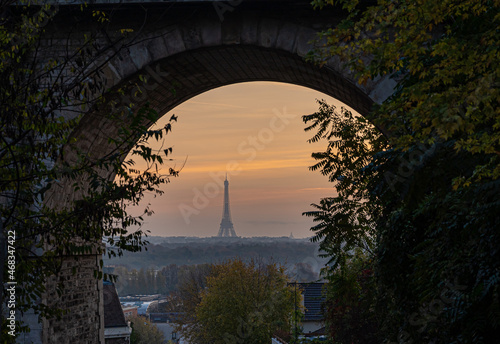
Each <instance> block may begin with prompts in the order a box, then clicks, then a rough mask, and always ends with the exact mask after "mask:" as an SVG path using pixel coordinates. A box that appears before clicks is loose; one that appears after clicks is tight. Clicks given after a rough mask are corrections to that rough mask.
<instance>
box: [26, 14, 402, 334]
mask: <svg viewBox="0 0 500 344" xmlns="http://www.w3.org/2000/svg"><path fill="white" fill-rule="evenodd" d="M212 17H213V18H212V19H207V18H205V17H203V16H201V17H198V18H196V19H193V20H192V21H190V22H186V23H180V24H176V25H170V26H167V27H154V26H151V27H149V26H146V27H145V28H144V30H142V31H140V33H139V35H138V36H135V38H134V39H135V43H134V44H132V45H130V46H129V47H128V48H127V49H125V50H123V51H121V52H120V54H119V55H118V56H117V57H115V58H113V59H112V60H110V61H109V62H107V63H106V64H105V65H104V66H103V68H102V70H103V72H104V74H105V75H106V77H107V80H108V85H107V86H108V87H109V88H110V89H111V92H110V95H109V100H110V101H115V102H116V103H117V105H118V106H120V105H126V104H128V103H129V102H133V103H134V104H135V105H136V106H137V107H140V106H141V105H144V104H145V103H146V102H149V103H150V104H151V105H152V106H153V107H154V108H155V109H156V110H157V111H158V112H159V113H167V112H168V111H169V110H171V109H173V108H174V107H175V106H177V105H179V104H181V103H182V102H184V101H186V100H188V99H190V98H192V97H194V96H196V95H198V94H201V93H203V92H206V91H208V90H210V89H213V88H217V87H220V86H225V85H229V84H234V83H240V82H249V81H276V82H286V83H291V84H296V85H300V86H305V87H309V88H312V89H315V90H318V91H321V92H323V93H325V94H327V95H330V96H332V97H334V98H336V99H338V100H340V101H342V102H343V103H345V104H347V105H349V106H350V107H352V108H353V109H355V110H357V111H358V112H359V113H361V114H367V113H368V112H369V109H370V107H371V106H372V104H373V103H380V102H382V101H383V100H384V99H385V98H386V97H387V96H388V95H389V94H390V92H391V91H392V87H393V85H394V83H393V82H392V81H391V80H390V79H388V78H381V79H379V80H376V81H373V82H369V83H368V84H366V85H359V84H357V83H356V80H355V78H354V76H353V74H352V73H351V72H350V71H348V70H344V69H342V68H341V64H340V63H339V61H338V59H335V58H334V59H331V60H330V61H328V63H327V64H326V65H325V66H323V67H321V68H320V67H318V66H315V65H313V64H311V63H308V62H306V61H305V60H304V57H305V56H306V54H307V53H308V52H309V50H310V49H311V48H312V46H311V45H310V44H309V42H310V40H312V39H313V38H314V37H315V35H316V32H317V30H316V29H314V23H311V22H309V23H307V22H306V23H304V22H302V23H301V24H298V23H296V22H293V21H290V20H283V19H280V18H277V17H276V16H275V17H273V18H263V17H260V16H257V15H255V13H254V12H252V13H249V14H248V15H247V14H244V13H240V14H238V15H237V14H235V15H232V16H231V18H228V19H227V20H224V21H222V22H221V21H220V20H217V19H218V18H217V17H214V16H212ZM112 24H113V23H112ZM66 25H71V24H66ZM113 25H114V24H113ZM110 31H112V30H110ZM63 44H64V43H63ZM141 75H146V76H147V77H148V82H147V83H146V84H143V78H141ZM135 84H139V85H141V84H143V85H142V86H144V89H145V93H144V94H143V96H141V97H136V96H134V85H135ZM119 88H124V89H125V94H124V95H119V94H117V93H116V90H117V89H119ZM103 111H104V110H103ZM146 124H150V123H146ZM118 129H119V125H118V124H117V123H116V122H113V121H112V120H109V119H107V118H106V116H105V115H104V113H103V112H100V111H92V112H89V113H87V114H85V116H84V117H83V118H82V120H81V122H80V125H79V127H78V128H77V130H76V131H75V132H74V134H73V135H74V136H75V137H76V138H78V141H77V146H78V148H79V149H80V150H81V151H83V152H86V153H87V154H89V155H90V156H94V157H99V156H102V155H103V154H106V152H107V150H108V149H109V144H108V138H109V137H113V136H114V135H116V134H117V132H118ZM66 159H69V160H71V154H67V156H66ZM109 177H112V176H109ZM61 186H62V187H61V188H58V190H57V192H56V193H55V194H53V195H51V197H50V201H49V202H48V203H49V204H48V205H49V206H58V205H59V206H61V205H62V206H64V204H68V202H69V201H70V200H71V199H72V198H74V197H76V196H75V195H72V194H71V190H72V188H71V187H68V188H65V187H64V185H61ZM67 264H68V265H71V262H70V261H68V263H67ZM93 264H95V266H97V264H98V263H97V260H96V259H95V257H89V259H88V265H89V266H93ZM87 279H88V278H87ZM87 282H88V281H87ZM93 283H95V281H94V282H93ZM91 284H92V283H91V282H88V283H87V284H86V287H87V288H88V289H89V291H88V293H87V294H85V299H84V298H83V297H82V298H81V300H80V299H79V300H77V301H78V302H76V301H71V302H69V301H67V300H71V299H73V296H74V295H68V298H67V300H62V302H66V303H68V305H67V306H68V308H69V309H70V311H69V312H70V313H73V312H74V313H75V314H76V313H78V312H80V310H79V309H92V310H93V309H94V308H95V307H94V308H93V307H92V304H94V303H96V302H97V300H99V299H100V300H101V302H100V304H99V306H98V307H97V308H98V311H97V312H95V311H94V312H93V313H92V316H91V317H89V319H88V321H86V322H85V324H84V325H81V324H78V323H77V320H78V319H77V318H78V317H76V316H73V318H70V317H68V318H67V319H65V320H63V321H62V324H63V325H62V324H61V323H60V322H57V321H47V322H45V323H44V325H43V327H44V328H43V338H44V339H43V342H46V343H48V342H53V343H62V342H72V343H97V342H102V339H103V338H102V337H103V334H104V332H103V326H104V325H103V316H102V315H103V306H102V281H101V282H97V284H98V286H97V287H95V288H94V287H93V286H92V285H91ZM70 293H74V294H75V295H76V294H78V292H77V291H75V290H73V291H70ZM73 304H74V305H73ZM78 307H79V308H78ZM75 317H76V318H75ZM75 319H76V320H75ZM65 322H71V323H72V324H71V326H73V328H72V330H71V331H73V332H75V333H77V332H78V331H79V330H77V327H79V326H80V327H81V328H83V327H84V326H86V327H85V328H86V332H85V333H84V334H82V335H81V336H78V335H76V334H75V335H71V336H70V335H65V334H64V333H58V331H59V330H58V329H60V328H64V327H65V325H64V324H65ZM89 324H92V325H89ZM94 329H98V331H100V332H99V335H97V334H96V335H93V331H94ZM35 342H36V341H35Z"/></svg>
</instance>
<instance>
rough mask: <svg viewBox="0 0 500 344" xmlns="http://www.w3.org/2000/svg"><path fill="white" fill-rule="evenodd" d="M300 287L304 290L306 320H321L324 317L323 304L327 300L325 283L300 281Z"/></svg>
mask: <svg viewBox="0 0 500 344" xmlns="http://www.w3.org/2000/svg"><path fill="white" fill-rule="evenodd" d="M299 285H300V289H302V290H303V292H302V295H303V296H304V307H305V308H306V311H305V314H304V320H305V321H321V320H323V319H324V316H323V311H322V304H323V302H325V300H326V296H325V293H324V292H323V285H324V283H299Z"/></svg>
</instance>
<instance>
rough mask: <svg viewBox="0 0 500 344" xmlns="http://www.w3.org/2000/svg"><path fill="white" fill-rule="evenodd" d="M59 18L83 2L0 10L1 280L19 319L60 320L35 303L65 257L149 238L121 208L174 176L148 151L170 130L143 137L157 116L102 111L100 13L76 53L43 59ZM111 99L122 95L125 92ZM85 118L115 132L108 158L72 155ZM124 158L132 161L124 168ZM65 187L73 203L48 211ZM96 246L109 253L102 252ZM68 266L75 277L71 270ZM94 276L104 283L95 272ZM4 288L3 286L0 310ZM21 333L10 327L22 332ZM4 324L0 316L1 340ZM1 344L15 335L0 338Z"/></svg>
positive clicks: (109, 50)
mask: <svg viewBox="0 0 500 344" xmlns="http://www.w3.org/2000/svg"><path fill="white" fill-rule="evenodd" d="M58 11H63V12H64V11H66V12H65V13H63V14H61V15H68V11H69V13H71V11H76V12H78V13H75V14H76V15H83V16H85V13H86V12H85V11H84V4H83V5H82V7H81V8H80V9H78V8H73V7H65V8H64V9H59V8H58V7H57V6H56V5H55V4H53V3H52V2H47V3H46V2H40V3H39V2H37V1H26V2H24V1H2V2H1V4H0V80H2V82H1V83H0V104H1V105H0V106H1V110H0V111H1V115H0V131H1V135H0V214H1V222H0V239H1V240H0V245H1V246H2V248H1V251H2V255H4V254H5V255H8V257H9V259H8V260H7V259H5V258H6V257H4V256H2V262H4V259H5V261H9V262H13V261H14V260H15V273H14V272H12V271H13V270H12V269H10V267H11V266H13V264H9V265H5V267H7V268H8V269H3V268H4V263H2V265H1V266H2V270H1V271H0V273H1V276H2V282H3V281H6V279H8V280H9V281H15V282H17V287H16V310H17V311H20V312H25V311H27V310H28V309H34V311H35V312H36V313H37V314H39V315H40V316H41V317H45V318H52V317H56V316H58V317H60V316H61V315H62V313H61V311H60V310H58V309H55V308H54V307H52V306H51V305H49V303H48V302H45V301H44V298H42V295H43V294H44V293H45V292H46V291H47V290H46V282H47V280H48V279H49V278H52V277H56V276H58V274H59V273H60V272H61V269H62V261H63V259H64V257H67V256H68V255H70V256H71V255H73V256H75V255H76V256H77V255H79V254H85V253H95V254H101V253H104V252H106V253H107V254H108V255H110V256H116V255H121V254H122V253H123V251H139V250H141V249H142V246H143V245H145V244H146V243H147V241H144V235H145V234H147V233H145V232H143V231H142V230H141V229H140V226H141V224H142V222H143V217H144V216H146V215H150V214H152V212H151V209H149V207H147V208H146V210H145V212H144V214H142V215H140V216H133V215H131V214H130V213H128V207H129V206H131V205H137V204H138V203H139V202H140V200H141V199H142V198H143V196H144V194H145V192H153V193H156V194H161V192H162V191H160V189H159V187H160V186H161V185H162V184H166V183H168V182H169V177H170V176H174V175H177V172H176V171H174V170H173V169H169V171H168V172H167V173H166V174H165V173H164V174H160V173H157V172H156V171H158V170H159V169H158V166H159V165H161V164H162V163H163V162H164V161H166V155H168V154H170V153H171V148H167V149H166V150H164V151H163V150H162V151H158V152H156V151H153V150H152V149H151V147H149V146H148V139H159V140H162V139H163V137H164V135H165V134H166V133H167V132H168V131H170V130H171V123H169V125H168V127H165V128H160V129H159V130H150V129H148V127H149V125H150V124H152V123H155V121H156V120H157V119H158V118H159V114H158V113H156V111H155V110H153V109H151V108H150V107H149V106H147V105H146V106H144V107H141V108H138V107H137V106H135V105H134V104H133V102H131V103H128V104H114V105H115V106H114V107H110V106H109V105H113V102H112V101H111V99H113V98H112V97H111V93H110V92H108V89H107V85H106V78H105V77H104V75H103V73H102V71H101V70H100V69H99V66H102V65H99V64H97V63H96V61H100V62H102V63H105V62H106V61H108V60H109V59H111V58H114V56H115V55H116V53H118V52H119V51H120V47H119V46H117V45H116V44H111V45H110V46H107V45H106V46H103V45H102V42H103V40H101V38H102V30H101V28H102V25H105V23H106V21H107V20H108V19H107V18H108V17H107V13H105V12H102V11H97V10H96V11H93V12H92V14H91V15H90V16H88V17H87V20H89V27H92V28H93V29H92V30H90V31H89V32H88V33H87V34H86V35H85V37H83V38H82V45H81V46H78V47H72V46H69V45H68V47H66V48H67V54H64V56H61V54H58V56H47V54H45V55H44V54H42V53H41V47H42V46H43V44H42V41H43V39H44V38H45V36H44V35H45V33H46V27H48V24H49V23H52V22H53V20H54V18H56V17H57V15H58V14H57V13H58ZM90 23H93V24H92V25H91V24H90ZM123 34H124V35H125V32H124V33H123ZM119 40H120V41H122V40H124V41H126V37H125V36H122V37H120V38H119ZM99 42H101V43H99ZM112 43H117V42H112ZM126 47H127V44H123V46H122V48H126ZM96 66H98V67H96ZM143 80H146V81H147V78H145V77H143ZM138 87H139V88H138V92H140V91H141V85H138ZM115 91H116V90H115ZM117 92H121V93H124V94H126V93H129V92H130V88H127V87H125V88H123V89H122V90H118V91H117ZM91 110H92V111H93V113H94V115H95V116H100V117H101V118H102V119H103V120H107V121H113V122H115V123H117V124H118V125H119V126H120V127H121V130H120V132H119V134H118V136H117V137H110V138H109V139H108V144H109V150H108V151H107V153H106V154H105V155H103V156H91V155H89V154H87V153H86V152H85V151H82V150H80V149H79V148H78V144H79V143H81V142H80V140H81V138H80V137H79V136H78V135H76V134H75V133H76V132H77V129H78V125H79V123H80V120H81V119H82V117H83V116H84V115H85V114H88V113H89V112H90V111H91ZM172 120H176V118H173V119H172ZM129 152H130V153H131V154H132V159H129V160H125V157H126V155H127V154H128V153H129ZM137 159H140V160H144V161H146V163H147V167H146V168H145V169H138V168H135V167H134V160H137ZM65 188H66V189H68V188H69V189H71V190H72V194H73V197H72V198H71V199H72V200H69V201H68V202H66V203H65V204H56V203H54V202H52V203H51V199H53V198H54V196H55V195H57V193H58V192H60V189H65ZM135 228H139V229H138V230H135ZM132 229H133V230H132ZM14 237H15V240H14ZM103 238H104V240H105V241H106V243H107V249H104V247H103V246H101V242H102V241H103ZM71 268H72V269H73V270H74V272H75V273H76V270H77V269H78V266H77V264H75V266H73V267H71ZM95 276H96V278H102V273H101V271H99V270H98V268H97V267H96V271H95ZM5 288H6V287H5V284H3V283H2V304H3V301H4V296H5V292H6V290H5ZM63 288H64V283H63V281H58V284H57V291H58V293H59V294H60V293H62V292H63ZM49 301H50V300H49ZM0 313H1V314H2V315H3V312H0ZM20 325H21V324H19V323H18V324H17V326H16V328H17V329H21V330H26V328H25V327H22V326H20ZM5 326H6V320H5V319H4V318H3V317H2V333H5V332H4V331H5V330H6V327H5ZM2 340H4V341H9V340H14V337H12V336H3V335H2Z"/></svg>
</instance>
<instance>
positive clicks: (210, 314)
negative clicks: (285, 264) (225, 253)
mask: <svg viewBox="0 0 500 344" xmlns="http://www.w3.org/2000/svg"><path fill="white" fill-rule="evenodd" d="M205 283H206V284H205V287H204V288H201V289H199V288H195V283H192V282H188V283H184V284H182V285H181V293H183V291H184V290H191V291H193V290H194V291H197V292H195V294H194V297H195V298H198V301H197V303H196V306H195V307H187V308H184V307H183V309H184V310H185V311H186V312H187V313H186V315H185V316H186V319H187V322H186V323H185V324H182V325H181V328H180V331H183V332H184V333H185V335H186V337H187V338H188V340H190V341H192V342H193V343H214V344H216V343H245V344H246V343H249V344H250V343H266V342H268V341H270V340H271V336H272V335H273V334H274V333H275V332H277V331H279V330H282V331H285V332H289V331H290V329H291V319H292V316H293V312H294V311H295V309H296V307H295V303H294V302H299V301H300V295H299V297H298V298H297V297H295V295H294V290H293V288H292V287H291V286H289V285H288V284H287V277H286V275H285V271H284V269H283V268H282V267H280V266H278V265H276V264H263V263H258V262H256V261H251V262H249V263H244V262H243V261H242V260H241V259H234V260H231V261H226V262H224V263H222V264H217V265H213V266H212V268H211V270H210V272H209V273H208V275H206V282H205ZM190 295H193V294H192V293H191V294H190ZM190 299H191V298H186V297H184V298H182V303H183V305H184V303H185V302H186V301H187V302H188V303H190V304H191V303H192V302H191V301H190Z"/></svg>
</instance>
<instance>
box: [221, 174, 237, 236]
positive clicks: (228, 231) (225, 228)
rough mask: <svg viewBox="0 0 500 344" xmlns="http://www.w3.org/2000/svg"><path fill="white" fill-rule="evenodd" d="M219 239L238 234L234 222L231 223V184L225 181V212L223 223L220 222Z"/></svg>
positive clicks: (223, 213)
mask: <svg viewBox="0 0 500 344" xmlns="http://www.w3.org/2000/svg"><path fill="white" fill-rule="evenodd" d="M217 236H218V237H235V238H236V232H235V231H234V227H233V221H231V213H230V212H229V182H228V181H227V174H226V180H225V181H224V210H223V212H222V221H221V222H220V228H219V234H217Z"/></svg>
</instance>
